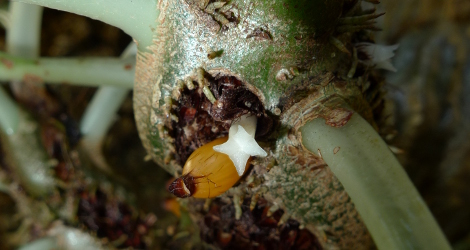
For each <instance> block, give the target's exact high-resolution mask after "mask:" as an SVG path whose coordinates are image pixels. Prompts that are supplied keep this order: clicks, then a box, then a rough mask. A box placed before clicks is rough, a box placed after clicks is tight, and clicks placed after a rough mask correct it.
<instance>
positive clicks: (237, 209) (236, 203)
mask: <svg viewBox="0 0 470 250" xmlns="http://www.w3.org/2000/svg"><path fill="white" fill-rule="evenodd" d="M240 204H241V199H240V195H238V194H234V195H233V206H234V207H235V219H236V220H239V219H240V218H241V217H242V208H241V206H240Z"/></svg>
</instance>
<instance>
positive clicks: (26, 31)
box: [6, 2, 43, 58]
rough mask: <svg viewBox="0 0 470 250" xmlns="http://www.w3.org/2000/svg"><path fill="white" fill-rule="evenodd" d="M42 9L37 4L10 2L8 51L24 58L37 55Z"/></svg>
mask: <svg viewBox="0 0 470 250" xmlns="http://www.w3.org/2000/svg"><path fill="white" fill-rule="evenodd" d="M42 9H43V8H42V7H41V6H37V5H31V4H24V3H20V2H11V3H10V8H9V12H10V26H9V27H8V32H7V37H6V43H7V51H8V53H10V54H11V55H15V56H21V57H25V58H35V57H37V56H39V47H40V46H39V39H40V37H41V36H40V33H41V19H42Z"/></svg>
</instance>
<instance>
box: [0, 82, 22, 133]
mask: <svg viewBox="0 0 470 250" xmlns="http://www.w3.org/2000/svg"><path fill="white" fill-rule="evenodd" d="M0 107H2V111H1V112H0V128H1V129H2V130H3V132H4V133H5V134H7V135H12V134H14V133H15V132H16V130H17V128H18V124H19V117H18V112H19V109H18V106H16V104H15V103H14V102H13V100H12V99H11V98H10V97H9V96H8V94H7V93H6V92H5V90H4V89H3V88H2V87H0Z"/></svg>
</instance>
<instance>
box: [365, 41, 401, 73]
mask: <svg viewBox="0 0 470 250" xmlns="http://www.w3.org/2000/svg"><path fill="white" fill-rule="evenodd" d="M356 48H357V49H358V52H359V53H361V52H362V53H364V54H365V55H366V57H367V59H365V60H364V59H363V60H361V61H362V63H364V64H365V65H367V66H374V67H375V68H377V69H385V70H389V71H393V72H396V71H397V69H396V68H395V67H393V65H392V62H391V60H390V59H391V58H392V57H393V56H394V55H395V50H396V49H398V44H395V45H390V46H387V45H378V44H374V43H358V44H356Z"/></svg>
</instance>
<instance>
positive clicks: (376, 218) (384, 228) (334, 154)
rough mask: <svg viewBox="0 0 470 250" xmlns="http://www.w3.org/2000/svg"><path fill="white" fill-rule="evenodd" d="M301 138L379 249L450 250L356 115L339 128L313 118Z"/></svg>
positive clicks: (390, 157) (403, 177)
mask: <svg viewBox="0 0 470 250" xmlns="http://www.w3.org/2000/svg"><path fill="white" fill-rule="evenodd" d="M301 133H302V142H303V144H304V146H305V147H306V148H307V149H308V150H310V151H311V152H314V153H321V157H322V158H323V160H324V161H325V162H326V163H327V164H328V166H329V167H330V169H331V171H333V173H334V174H335V175H336V177H337V178H338V179H339V180H340V181H341V183H342V185H343V186H344V188H345V189H346V191H347V192H348V194H349V196H350V197H351V199H352V201H353V202H354V204H355V206H356V209H357V210H358V212H359V213H360V215H361V217H362V219H363V220H364V222H365V224H366V225H367V228H368V229H369V232H370V233H371V235H372V237H373V239H374V241H375V243H376V244H377V247H378V248H379V249H441V250H444V249H451V248H450V245H449V243H448V242H447V240H446V238H445V236H444V234H443V233H442V231H441V229H440V228H439V226H438V224H437V223H436V221H435V219H434V217H433V216H432V214H431V212H430V211H429V209H428V208H427V206H426V204H425V203H424V201H423V199H422V198H421V196H420V195H419V193H418V191H417V190H416V188H415V187H414V186H413V184H412V183H411V181H410V179H409V178H408V176H407V174H406V172H405V171H404V170H403V168H402V167H401V165H400V163H399V162H398V161H397V159H396V158H395V156H394V155H393V154H392V152H391V151H390V150H389V148H388V146H387V145H386V144H385V142H384V141H383V140H382V138H381V137H380V136H379V135H378V134H377V133H376V132H375V130H374V129H373V128H372V126H370V125H369V124H368V123H367V122H366V121H365V120H364V119H363V118H362V117H361V116H360V115H358V114H354V115H353V116H352V118H351V119H350V120H349V121H348V123H347V124H346V125H345V126H343V127H340V128H334V127H330V126H328V125H326V124H325V120H323V119H320V118H319V119H314V120H312V121H309V122H307V124H305V125H304V126H303V127H302V128H301Z"/></svg>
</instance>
